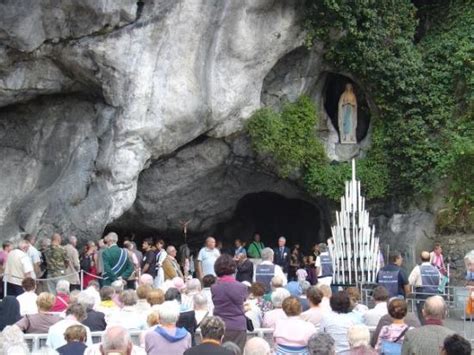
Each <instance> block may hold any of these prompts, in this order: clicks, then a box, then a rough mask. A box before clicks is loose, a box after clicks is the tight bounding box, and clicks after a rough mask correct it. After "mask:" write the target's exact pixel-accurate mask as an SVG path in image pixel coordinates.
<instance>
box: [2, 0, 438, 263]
mask: <svg viewBox="0 0 474 355" xmlns="http://www.w3.org/2000/svg"><path fill="white" fill-rule="evenodd" d="M300 6H301V2H300V1H297V0H242V1H233V0H175V1H169V0H154V1H152V0H145V1H138V2H137V1H136V0H133V1H131V0H124V1H106V0H84V1H74V0H63V1H61V2H57V1H54V0H45V1H41V2H40V1H26V0H15V1H13V0H7V1H3V2H1V3H0V164H1V165H0V166H1V169H0V201H1V202H2V203H1V204H0V238H2V239H6V238H14V237H17V236H18V234H19V233H21V232H30V233H31V232H32V233H36V234H38V235H39V236H44V235H50V234H51V233H52V231H59V232H62V233H65V234H71V233H74V234H76V235H77V236H78V237H80V238H82V239H89V238H96V237H97V236H99V235H101V234H102V232H103V231H104V228H105V227H106V226H110V227H113V228H123V229H128V230H133V229H142V230H161V231H170V230H174V231H177V230H179V228H180V227H179V226H180V221H183V220H189V219H191V223H190V225H189V228H190V230H192V231H194V232H199V233H201V232H202V233H203V232H205V231H208V230H209V229H212V228H213V226H215V225H217V224H219V223H221V222H225V221H226V220H228V219H229V218H231V217H232V216H233V214H234V212H235V210H236V206H237V205H238V204H239V201H240V200H241V199H242V198H243V197H244V196H246V195H247V194H253V193H259V192H262V191H267V192H271V193H277V194H279V195H281V196H283V197H284V198H287V199H300V200H302V201H304V202H305V203H306V202H307V203H310V204H312V205H313V206H314V208H315V209H316V210H315V211H319V212H318V216H317V217H315V218H320V219H321V221H318V222H317V223H316V224H315V225H319V226H320V227H319V228H320V229H319V231H318V235H317V236H315V239H319V238H321V239H323V238H324V237H325V236H327V235H328V233H329V231H328V226H329V225H330V223H331V216H332V212H333V209H334V208H335V207H336V206H335V205H330V204H329V203H327V202H326V201H322V200H317V199H314V198H312V197H311V196H309V195H307V194H306V193H304V192H303V191H302V190H301V189H300V188H299V187H298V186H297V185H296V184H294V183H292V182H291V181H282V180H280V179H279V178H277V177H276V176H275V175H274V174H273V173H272V172H271V171H266V170H265V169H262V168H261V165H260V164H259V162H258V160H257V159H256V157H254V156H253V154H252V152H251V150H250V149H249V143H248V142H247V141H246V139H245V137H243V136H241V135H239V132H241V130H242V128H243V124H244V122H245V120H246V119H247V118H248V117H249V115H250V114H251V113H252V112H253V111H254V110H256V109H257V108H259V107H260V106H261V105H270V106H272V107H274V108H277V109H278V107H279V106H280V105H281V103H282V102H284V101H285V100H287V99H290V100H292V99H295V98H296V97H298V96H299V95H301V94H302V93H305V94H307V95H309V96H310V97H312V98H313V100H314V101H315V102H317V104H318V105H319V106H320V107H323V106H324V105H323V104H324V97H323V96H324V92H325V91H324V90H325V86H327V85H326V81H325V80H326V78H327V77H332V78H335V77H337V76H335V75H332V74H331V75H329V74H328V73H329V72H331V68H328V67H326V66H325V65H326V64H324V62H323V61H322V48H318V47H317V46H316V48H314V50H312V51H308V50H307V49H305V48H304V47H302V45H303V40H304V33H303V32H302V30H301V27H300V19H301V9H300ZM336 84H337V83H336ZM369 106H370V102H369ZM321 114H322V117H323V120H322V127H319V134H320V137H321V139H322V140H323V141H324V143H325V145H326V149H327V153H328V156H329V157H330V158H331V159H333V160H344V159H348V158H350V157H352V156H354V155H357V154H363V151H364V150H367V149H369V139H368V138H367V137H366V138H364V140H363V141H361V144H360V145H358V146H357V147H356V148H357V149H355V150H353V151H352V150H351V151H350V152H343V154H341V153H340V152H339V153H338V149H337V147H338V135H337V131H336V130H335V128H334V125H333V124H332V123H331V120H330V119H329V117H328V115H327V114H326V113H325V112H324V110H322V112H321ZM367 127H368V123H367V126H366V127H365V129H366V130H367V129H368V128H367ZM369 131H370V130H369ZM364 134H365V133H364ZM359 150H360V152H361V153H360V152H359ZM293 212H294V211H293ZM293 212H291V211H289V213H290V214H291V213H293ZM383 214H386V213H385V212H384V213H380V214H379V216H378V217H377V216H376V218H375V219H374V220H375V222H376V224H377V228H378V230H379V231H380V232H381V235H382V239H383V240H384V241H385V242H386V243H391V242H393V240H395V239H396V240H397V241H399V240H403V242H402V243H398V245H399V246H400V247H401V249H402V250H404V251H405V252H406V253H407V254H406V255H413V254H414V253H416V252H417V250H418V249H419V248H421V247H422V246H425V245H426V244H427V243H426V238H425V235H424V233H432V231H433V228H432V227H433V218H432V216H431V215H429V214H423V213H419V212H415V213H411V214H407V215H393V211H392V212H390V214H388V215H387V216H386V217H384V216H383ZM426 231H427V232H426ZM411 236H413V238H412V237H411ZM413 241H415V242H413ZM413 243H415V244H416V246H417V247H416V248H415V249H414V248H413ZM395 244H396V243H395Z"/></svg>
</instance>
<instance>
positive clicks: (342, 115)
mask: <svg viewBox="0 0 474 355" xmlns="http://www.w3.org/2000/svg"><path fill="white" fill-rule="evenodd" d="M337 112H338V115H337V116H338V117H337V118H338V124H339V137H340V140H341V143H342V144H356V143H357V137H356V129H357V99H356V96H355V94H354V89H353V87H352V84H346V90H345V91H344V92H343V93H342V95H341V97H340V99H339V104H338V111H337Z"/></svg>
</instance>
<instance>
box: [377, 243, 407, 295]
mask: <svg viewBox="0 0 474 355" xmlns="http://www.w3.org/2000/svg"><path fill="white" fill-rule="evenodd" d="M388 259H389V260H388V261H389V264H388V265H386V266H384V267H383V268H382V269H380V271H379V273H378V274H377V284H378V285H379V286H383V287H385V288H386V289H387V291H388V294H389V298H392V297H406V295H407V294H409V293H410V286H409V285H408V277H407V275H406V273H405V271H404V270H403V269H402V268H401V265H402V263H403V258H402V255H401V254H400V252H399V251H392V252H390V255H389V258H388Z"/></svg>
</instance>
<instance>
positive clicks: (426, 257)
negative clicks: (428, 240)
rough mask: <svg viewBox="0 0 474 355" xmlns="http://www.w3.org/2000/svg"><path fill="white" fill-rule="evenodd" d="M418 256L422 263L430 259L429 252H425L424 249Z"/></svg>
mask: <svg viewBox="0 0 474 355" xmlns="http://www.w3.org/2000/svg"><path fill="white" fill-rule="evenodd" d="M420 258H421V262H422V263H425V262H427V261H430V253H429V252H427V251H426V250H423V251H422V252H421V254H420Z"/></svg>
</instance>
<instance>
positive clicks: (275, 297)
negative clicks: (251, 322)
mask: <svg viewBox="0 0 474 355" xmlns="http://www.w3.org/2000/svg"><path fill="white" fill-rule="evenodd" d="M288 297H290V292H289V291H288V290H287V289H286V288H283V287H280V288H278V289H276V290H275V291H273V292H272V304H273V309H272V310H271V311H268V312H266V313H265V314H264V316H263V327H264V328H272V329H275V323H276V322H277V321H278V320H279V319H286V318H288V317H287V316H286V313H285V311H284V310H283V301H284V300H285V299H287V298H288Z"/></svg>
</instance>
